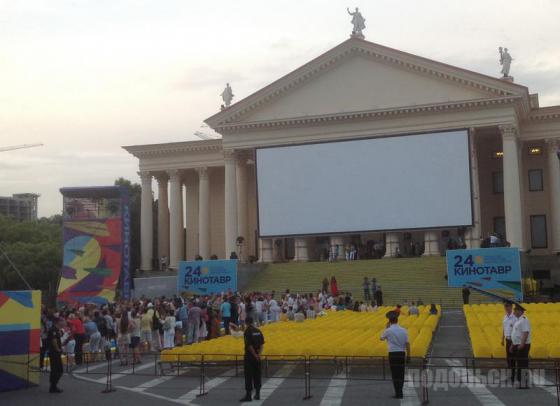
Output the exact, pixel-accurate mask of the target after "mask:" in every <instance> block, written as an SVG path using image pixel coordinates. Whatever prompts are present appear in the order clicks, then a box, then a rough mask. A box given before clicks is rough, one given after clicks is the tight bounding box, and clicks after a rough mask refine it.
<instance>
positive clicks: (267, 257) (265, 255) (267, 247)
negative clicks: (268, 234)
mask: <svg viewBox="0 0 560 406" xmlns="http://www.w3.org/2000/svg"><path fill="white" fill-rule="evenodd" d="M259 245H260V255H259V262H272V239H271V238H260V239H259Z"/></svg>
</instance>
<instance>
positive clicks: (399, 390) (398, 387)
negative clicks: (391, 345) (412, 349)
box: [389, 351, 406, 396]
mask: <svg viewBox="0 0 560 406" xmlns="http://www.w3.org/2000/svg"><path fill="white" fill-rule="evenodd" d="M405 361H406V353H405V352H404V351H402V352H401V351H399V352H390V353H389V367H390V368H391V377H392V378H393V387H394V388H395V396H402V395H403V386H404V366H405Z"/></svg>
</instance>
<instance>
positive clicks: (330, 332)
mask: <svg viewBox="0 0 560 406" xmlns="http://www.w3.org/2000/svg"><path fill="white" fill-rule="evenodd" d="M392 309H393V308H392V307H388V306H386V307H382V308H379V310H377V311H376V312H372V313H359V312H352V311H341V312H333V311H328V312H327V313H326V314H325V315H324V316H321V317H317V318H316V319H313V320H306V321H304V322H302V323H297V322H293V321H288V322H277V323H272V324H267V325H265V326H262V327H261V330H262V332H263V334H264V336H265V341H266V343H265V346H264V352H263V356H266V357H267V358H268V359H273V360H293V359H298V358H303V357H311V358H312V357H317V358H320V359H335V358H339V357H385V356H387V344H386V343H385V342H382V341H380V336H381V333H382V331H383V330H384V329H385V327H386V323H387V319H386V317H385V314H386V312H388V311H389V310H392ZM419 309H420V315H419V316H409V315H407V309H406V307H403V309H402V314H401V316H400V317H399V324H400V325H401V326H403V327H405V328H406V329H407V330H408V334H409V340H410V343H411V355H412V356H413V357H424V356H425V355H426V353H427V352H428V349H429V347H430V344H431V342H432V335H433V333H434V331H435V330H436V328H437V326H438V323H439V319H440V315H441V308H440V307H439V306H438V314H437V315H430V314H429V306H420V307H419ZM203 354H204V360H205V361H213V362H219V361H232V360H234V359H235V358H236V356H237V359H241V357H242V355H243V337H242V336H240V337H234V336H224V337H220V338H217V339H214V340H208V341H203V342H202V343H198V344H194V345H188V346H182V347H176V348H174V349H172V350H164V351H162V353H161V359H160V361H161V362H170V363H173V362H198V361H200V360H201V355H203Z"/></svg>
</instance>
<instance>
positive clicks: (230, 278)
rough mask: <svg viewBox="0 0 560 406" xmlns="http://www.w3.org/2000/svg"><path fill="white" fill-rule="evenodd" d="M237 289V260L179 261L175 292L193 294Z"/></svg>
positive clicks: (207, 293)
mask: <svg viewBox="0 0 560 406" xmlns="http://www.w3.org/2000/svg"><path fill="white" fill-rule="evenodd" d="M227 290H232V291H234V292H235V291H236V290H237V260H236V259H230V260H213V261H180V262H179V275H178V277H177V292H178V293H181V292H188V293H191V294H195V295H209V294H213V293H222V292H225V291H227Z"/></svg>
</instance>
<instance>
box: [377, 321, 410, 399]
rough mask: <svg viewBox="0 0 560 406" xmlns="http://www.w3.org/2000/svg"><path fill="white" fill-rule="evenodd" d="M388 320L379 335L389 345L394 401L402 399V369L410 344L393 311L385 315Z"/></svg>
mask: <svg viewBox="0 0 560 406" xmlns="http://www.w3.org/2000/svg"><path fill="white" fill-rule="evenodd" d="M386 317H387V318H388V319H389V321H388V322H387V328H386V329H385V331H384V332H383V334H381V341H384V340H386V341H387V344H388V345H389V367H390V368H391V376H392V379H393V387H394V389H395V396H394V398H395V399H402V398H403V386H404V368H405V363H406V360H408V359H410V343H409V342H408V332H407V331H406V330H405V329H404V328H402V327H401V326H399V324H398V321H399V315H398V314H397V312H395V311H390V312H388V313H387V314H386Z"/></svg>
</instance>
